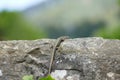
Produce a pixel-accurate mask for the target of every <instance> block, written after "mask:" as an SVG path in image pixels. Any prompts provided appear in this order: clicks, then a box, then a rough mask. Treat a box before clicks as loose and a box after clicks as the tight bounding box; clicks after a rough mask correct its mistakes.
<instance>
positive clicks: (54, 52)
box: [48, 36, 69, 75]
mask: <svg viewBox="0 0 120 80" xmlns="http://www.w3.org/2000/svg"><path fill="white" fill-rule="evenodd" d="M68 38H69V37H68V36H62V37H59V38H58V39H57V42H56V44H55V46H54V47H53V51H52V55H51V60H50V65H49V71H48V75H49V74H50V73H51V70H52V65H53V61H54V58H55V54H56V51H57V50H58V48H59V46H60V44H61V43H62V42H63V41H64V40H65V39H68Z"/></svg>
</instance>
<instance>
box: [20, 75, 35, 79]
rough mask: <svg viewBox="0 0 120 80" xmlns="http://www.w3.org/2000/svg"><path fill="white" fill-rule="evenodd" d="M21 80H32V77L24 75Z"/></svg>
mask: <svg viewBox="0 0 120 80" xmlns="http://www.w3.org/2000/svg"><path fill="white" fill-rule="evenodd" d="M22 80H33V75H26V76H24V77H23V79H22Z"/></svg>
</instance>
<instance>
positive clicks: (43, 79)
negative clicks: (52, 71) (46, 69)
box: [39, 75, 55, 80]
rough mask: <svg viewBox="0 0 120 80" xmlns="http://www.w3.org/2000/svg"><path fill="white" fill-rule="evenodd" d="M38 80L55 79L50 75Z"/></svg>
mask: <svg viewBox="0 0 120 80" xmlns="http://www.w3.org/2000/svg"><path fill="white" fill-rule="evenodd" d="M39 80H55V79H53V78H52V77H51V76H50V75H48V76H46V77H43V78H41V79H39Z"/></svg>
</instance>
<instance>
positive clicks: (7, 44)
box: [0, 37, 120, 80]
mask: <svg viewBox="0 0 120 80" xmlns="http://www.w3.org/2000/svg"><path fill="white" fill-rule="evenodd" d="M55 42H56V39H40V40H19V41H15V40H14V41H1V42H0V80H22V77H23V76H25V75H31V74H32V75H34V80H37V79H38V78H39V77H43V76H45V75H46V74H47V73H48V68H49V63H50V57H51V53H52V49H53V46H54V45H55ZM52 69H53V70H52V73H51V75H52V77H54V78H55V79H56V80H120V40H109V39H103V38H97V37H91V38H75V39H67V40H65V41H64V42H62V43H61V45H60V48H59V50H58V51H57V53H56V55H55V60H54V65H53V66H52Z"/></svg>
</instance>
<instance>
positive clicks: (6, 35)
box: [0, 11, 46, 40]
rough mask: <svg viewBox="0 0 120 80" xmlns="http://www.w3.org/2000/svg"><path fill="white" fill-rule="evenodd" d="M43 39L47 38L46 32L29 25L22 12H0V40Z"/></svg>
mask: <svg viewBox="0 0 120 80" xmlns="http://www.w3.org/2000/svg"><path fill="white" fill-rule="evenodd" d="M42 37H46V34H45V32H44V31H43V30H41V29H38V28H37V27H36V26H33V25H32V24H31V23H28V22H27V21H26V20H25V19H24V18H23V15H22V14H21V13H20V12H8V11H2V12H0V40H2V39H4V40H8V39H16V40H19V39H38V38H42Z"/></svg>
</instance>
